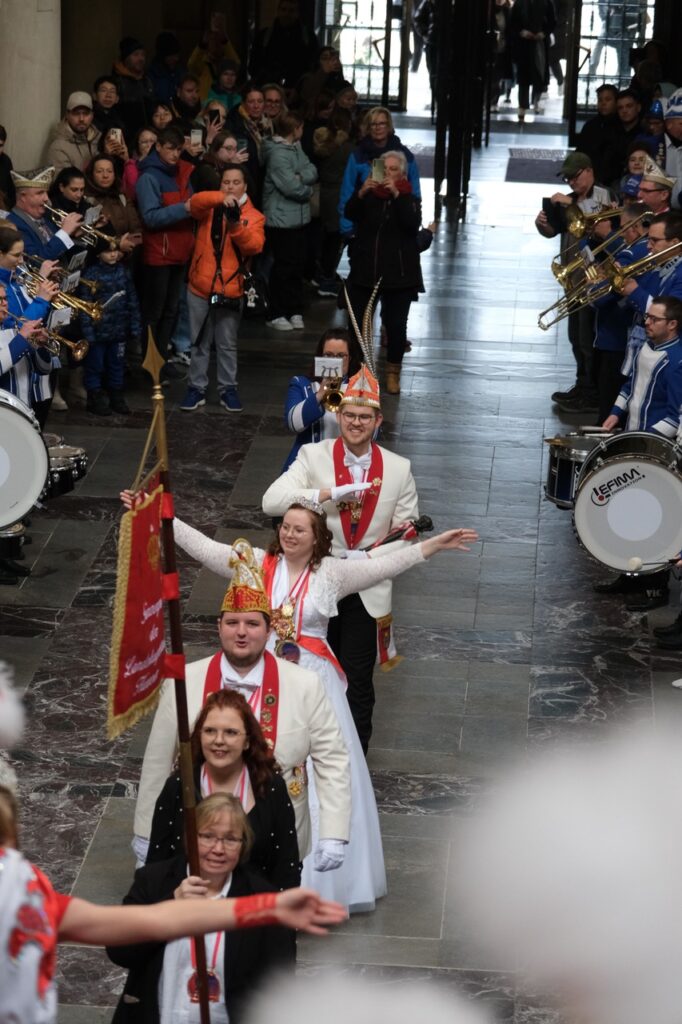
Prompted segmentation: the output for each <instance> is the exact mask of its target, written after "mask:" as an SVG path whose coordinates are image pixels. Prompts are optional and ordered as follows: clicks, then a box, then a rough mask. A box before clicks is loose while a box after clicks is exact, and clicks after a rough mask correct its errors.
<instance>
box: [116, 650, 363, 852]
mask: <svg viewBox="0 0 682 1024" xmlns="http://www.w3.org/2000/svg"><path fill="white" fill-rule="evenodd" d="M210 660H211V659H210V658H203V659H202V660H201V661H195V662H193V663H192V664H190V665H188V666H187V679H186V683H185V685H186V687H187V711H188V715H189V722H190V727H191V726H192V725H193V724H194V722H195V720H196V717H197V715H198V714H199V712H200V711H201V707H202V703H203V696H204V683H205V681H206V669H207V667H208V663H209V661H210ZM276 660H277V669H278V672H279V692H280V700H279V712H278V717H277V742H276V744H275V750H274V754H275V757H276V759H277V762H278V763H279V766H280V768H281V769H282V774H283V777H284V781H285V782H286V783H287V784H288V783H289V781H290V780H291V779H292V778H293V769H294V768H296V767H298V766H299V765H302V764H304V763H305V760H306V758H307V757H308V756H309V755H310V757H311V759H312V762H313V771H314V773H315V789H316V791H317V797H318V800H319V804H320V829H319V836H320V838H321V839H345V840H347V839H348V835H349V829H350V806H351V797H350V763H349V758H348V749H347V747H346V744H345V742H344V739H343V737H342V735H341V731H340V729H339V724H338V721H337V718H336V713H335V712H334V709H333V708H332V706H331V704H330V703H329V700H328V698H327V695H326V694H325V692H324V687H323V686H322V682H321V681H320V679H319V677H318V676H317V674H316V673H315V672H310V671H309V670H308V669H304V668H299V666H298V665H292V664H291V663H290V662H288V661H282V660H281V659H280V658H277V659H276ZM177 748H178V729H177V720H176V713H175V688H174V684H173V680H172V679H166V680H165V681H164V683H163V686H162V688H161V699H160V701H159V706H158V708H157V709H156V714H155V716H154V723H153V725H152V731H151V733H150V734H149V740H148V742H147V749H146V750H145V754H144V761H143V763H142V775H141V776H140V789H139V793H138V797H137V806H136V808H135V834H136V835H139V836H143V837H144V838H145V839H147V838H148V837H149V834H150V832H151V824H152V816H153V814H154V805H155V804H156V801H157V799H158V796H159V794H160V792H161V790H162V789H163V785H164V783H165V781H166V779H167V778H168V776H169V775H170V773H171V771H172V768H173V763H174V761H175V757H176V754H177ZM289 796H290V799H291V803H292V805H293V808H294V813H295V815H296V832H297V835H298V848H299V852H300V855H301V859H302V858H303V857H305V856H306V854H308V853H309V852H310V847H311V831H310V812H309V810H308V789H307V787H306V786H304V787H303V789H302V792H301V793H299V795H298V796H292V795H291V793H290V794H289Z"/></svg>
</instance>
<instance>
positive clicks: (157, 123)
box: [149, 100, 173, 132]
mask: <svg viewBox="0 0 682 1024" xmlns="http://www.w3.org/2000/svg"><path fill="white" fill-rule="evenodd" d="M172 122H173V111H172V109H171V101H170V100H169V101H168V102H167V103H162V102H161V101H160V100H159V101H157V102H156V103H154V104H153V105H152V109H151V114H150V117H149V124H150V125H151V127H152V128H153V129H154V131H156V132H162V131H163V129H164V128H167V127H168V125H169V124H172Z"/></svg>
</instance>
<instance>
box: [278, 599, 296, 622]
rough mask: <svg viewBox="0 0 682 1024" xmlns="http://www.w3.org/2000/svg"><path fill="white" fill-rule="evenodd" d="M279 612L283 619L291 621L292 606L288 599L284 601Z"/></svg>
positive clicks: (292, 615)
mask: <svg viewBox="0 0 682 1024" xmlns="http://www.w3.org/2000/svg"><path fill="white" fill-rule="evenodd" d="M280 611H281V613H282V615H283V616H284V618H285V619H293V617H294V606H293V604H292V603H291V601H289V600H288V599H287V600H286V601H284V603H283V604H282V607H281V608H280Z"/></svg>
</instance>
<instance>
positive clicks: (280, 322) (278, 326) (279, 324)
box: [265, 316, 294, 331]
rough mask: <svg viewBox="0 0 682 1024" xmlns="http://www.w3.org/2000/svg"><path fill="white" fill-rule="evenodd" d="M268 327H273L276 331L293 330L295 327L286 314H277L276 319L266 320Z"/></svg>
mask: <svg viewBox="0 0 682 1024" xmlns="http://www.w3.org/2000/svg"><path fill="white" fill-rule="evenodd" d="M265 326H266V327H272V328H273V330H275V331H293V329H294V328H293V327H292V326H291V324H290V323H289V321H288V320H287V318H286V317H285V316H276V317H275V319H274V320H266V321H265Z"/></svg>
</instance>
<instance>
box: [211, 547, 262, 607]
mask: <svg viewBox="0 0 682 1024" xmlns="http://www.w3.org/2000/svg"><path fill="white" fill-rule="evenodd" d="M230 568H231V569H232V573H233V575H232V580H231V581H230V585H229V587H228V588H227V593H226V594H225V597H224V598H223V603H222V605H221V607H220V611H221V613H222V612H263V614H264V615H267V616H270V615H272V609H271V607H270V601H269V599H268V595H267V594H266V592H265V587H264V586H263V572H262V569H261V567H260V566H259V565H258V563H257V562H256V559H255V556H254V553H253V548H252V547H251V545H250V544H249V542H248V540H244V538H243V537H240V538H239V540H236V541H235V542H234V544H233V545H232V554H231V555H230Z"/></svg>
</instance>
